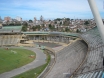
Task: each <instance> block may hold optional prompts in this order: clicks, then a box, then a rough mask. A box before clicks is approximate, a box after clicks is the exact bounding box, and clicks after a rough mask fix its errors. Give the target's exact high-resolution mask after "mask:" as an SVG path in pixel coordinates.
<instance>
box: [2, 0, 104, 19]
mask: <svg viewBox="0 0 104 78" xmlns="http://www.w3.org/2000/svg"><path fill="white" fill-rule="evenodd" d="M95 1H96V4H97V6H98V9H99V12H100V15H101V17H102V18H104V5H103V4H104V3H103V2H104V0H95ZM41 15H42V16H43V17H44V19H54V18H63V17H67V18H72V19H73V18H81V19H86V18H93V15H92V13H91V10H90V7H89V4H88V1H87V0H0V16H1V18H2V19H3V18H4V17H5V16H10V17H12V18H15V17H16V16H20V17H22V18H23V19H24V20H28V19H33V18H34V17H36V18H37V19H39V18H40V16H41Z"/></svg>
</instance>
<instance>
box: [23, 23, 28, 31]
mask: <svg viewBox="0 0 104 78" xmlns="http://www.w3.org/2000/svg"><path fill="white" fill-rule="evenodd" d="M27 27H28V24H27V23H26V22H25V23H23V27H22V31H27Z"/></svg>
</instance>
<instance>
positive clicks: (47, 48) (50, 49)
mask: <svg viewBox="0 0 104 78" xmlns="http://www.w3.org/2000/svg"><path fill="white" fill-rule="evenodd" d="M45 49H46V50H49V51H51V52H52V53H53V54H54V62H53V64H52V66H51V67H49V64H48V65H47V67H46V68H45V70H44V71H43V72H42V74H44V72H45V71H46V70H47V69H48V68H50V69H49V70H48V72H47V73H45V75H44V77H42V78H45V77H46V76H47V75H48V74H49V72H50V71H51V70H52V68H53V66H54V65H55V63H56V54H55V51H54V50H53V49H52V48H49V47H45ZM42 74H40V75H39V76H38V78H39V77H40V76H41V75H42Z"/></svg>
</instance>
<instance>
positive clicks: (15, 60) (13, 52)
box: [0, 48, 36, 74]
mask: <svg viewBox="0 0 104 78" xmlns="http://www.w3.org/2000/svg"><path fill="white" fill-rule="evenodd" d="M30 55H34V57H30ZM35 57H36V54H35V53H34V52H32V51H30V50H26V49H19V48H10V49H8V50H6V49H5V48H0V74H1V73H4V72H7V71H10V70H13V69H15V68H19V67H21V66H23V65H26V64H28V63H30V62H32V61H33V60H34V59H35Z"/></svg>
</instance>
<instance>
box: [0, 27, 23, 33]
mask: <svg viewBox="0 0 104 78" xmlns="http://www.w3.org/2000/svg"><path fill="white" fill-rule="evenodd" d="M21 29H22V26H3V27H2V28H1V29H0V33H19V32H21Z"/></svg>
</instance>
